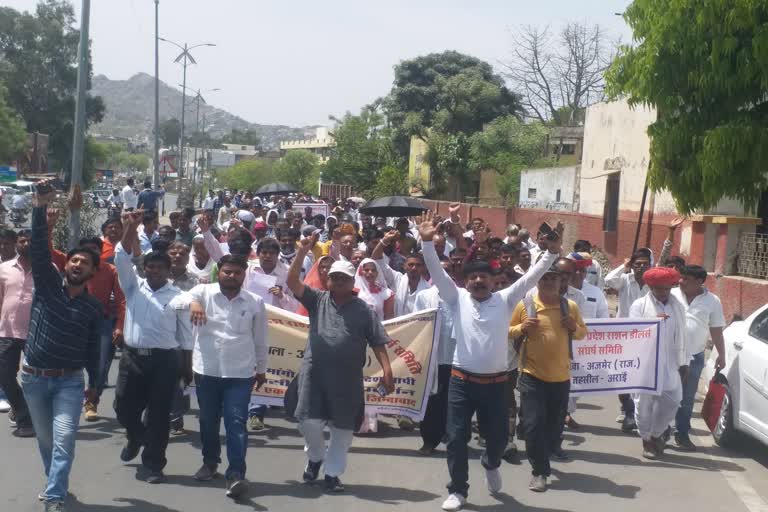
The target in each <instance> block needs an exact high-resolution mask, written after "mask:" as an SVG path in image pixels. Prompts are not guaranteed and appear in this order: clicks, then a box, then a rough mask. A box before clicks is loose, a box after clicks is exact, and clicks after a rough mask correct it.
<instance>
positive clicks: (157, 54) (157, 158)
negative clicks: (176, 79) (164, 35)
mask: <svg viewBox="0 0 768 512" xmlns="http://www.w3.org/2000/svg"><path fill="white" fill-rule="evenodd" d="M159 27H160V0H155V152H154V155H153V158H152V165H153V166H154V172H153V173H152V178H153V179H152V180H153V181H154V182H155V183H154V185H155V188H157V187H158V185H160V39H159V38H160V32H159Z"/></svg>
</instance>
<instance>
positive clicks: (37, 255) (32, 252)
mask: <svg viewBox="0 0 768 512" xmlns="http://www.w3.org/2000/svg"><path fill="white" fill-rule="evenodd" d="M46 184H47V182H44V183H43V184H42V185H46ZM42 185H41V186H42ZM49 186H50V185H49ZM55 197H56V192H54V191H53V190H51V191H50V192H47V193H44V194H40V193H39V192H36V193H35V197H34V201H35V202H34V207H33V208H32V238H31V240H30V244H29V256H30V260H31V261H30V263H31V266H32V280H33V282H34V285H35V293H38V294H41V293H45V292H47V291H51V290H52V289H54V288H53V287H59V288H61V277H60V276H59V274H58V272H56V269H55V268H54V266H53V263H52V262H51V250H50V247H49V246H48V219H47V215H46V209H47V208H48V205H49V204H50V203H51V202H52V201H53V200H54V198H55Z"/></svg>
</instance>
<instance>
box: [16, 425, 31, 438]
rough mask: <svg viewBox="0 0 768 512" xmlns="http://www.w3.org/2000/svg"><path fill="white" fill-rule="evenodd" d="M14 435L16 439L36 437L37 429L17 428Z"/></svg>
mask: <svg viewBox="0 0 768 512" xmlns="http://www.w3.org/2000/svg"><path fill="white" fill-rule="evenodd" d="M13 435H14V436H15V437H35V429H34V428H32V427H16V429H15V430H14V431H13Z"/></svg>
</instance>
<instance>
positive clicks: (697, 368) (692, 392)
mask: <svg viewBox="0 0 768 512" xmlns="http://www.w3.org/2000/svg"><path fill="white" fill-rule="evenodd" d="M688 370H689V371H688V378H687V379H685V382H683V399H682V400H681V401H680V408H679V409H678V410H677V416H675V429H676V430H677V432H678V434H681V435H684V436H687V435H688V432H690V431H691V415H692V414H693V402H694V401H695V400H696V390H697V389H698V388H699V379H700V378H701V372H702V370H704V352H699V353H698V354H694V355H693V359H691V361H690V363H689V366H688Z"/></svg>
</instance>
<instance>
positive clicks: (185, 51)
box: [158, 37, 216, 195]
mask: <svg viewBox="0 0 768 512" xmlns="http://www.w3.org/2000/svg"><path fill="white" fill-rule="evenodd" d="M158 39H160V41H165V42H166V43H170V44H172V45H174V46H175V47H177V48H178V49H180V50H181V54H180V55H179V56H178V57H176V59H175V60H174V62H181V63H182V67H183V68H184V79H183V84H182V91H181V133H180V137H179V139H180V140H179V169H178V174H179V190H178V193H179V195H181V192H182V188H183V187H182V182H183V178H184V121H185V112H186V107H187V65H188V64H197V61H196V60H195V58H194V57H192V54H191V53H189V52H190V51H191V50H194V49H195V48H198V47H200V46H216V45H215V44H213V43H202V44H196V45H194V46H189V45H188V44H187V43H184V46H181V45H180V44H178V43H175V42H173V41H171V40H169V39H165V38H163V37H158Z"/></svg>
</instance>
